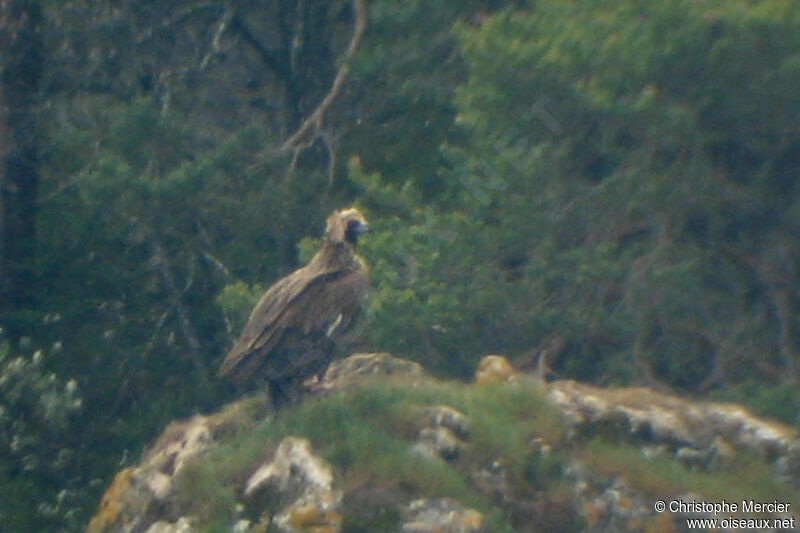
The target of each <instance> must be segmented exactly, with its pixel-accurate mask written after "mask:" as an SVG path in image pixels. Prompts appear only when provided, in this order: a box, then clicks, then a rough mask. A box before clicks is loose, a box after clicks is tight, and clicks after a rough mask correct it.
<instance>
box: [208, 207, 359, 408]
mask: <svg viewBox="0 0 800 533" xmlns="http://www.w3.org/2000/svg"><path fill="white" fill-rule="evenodd" d="M367 231H369V225H368V224H367V221H366V219H365V218H364V216H363V215H362V214H361V213H359V212H358V210H356V209H354V208H349V209H343V210H341V211H336V212H334V213H333V214H332V215H331V216H330V217H328V220H327V226H326V228H325V242H324V244H323V245H322V248H321V249H320V250H319V251H318V252H317V253H316V255H315V256H314V257H313V258H312V259H311V261H310V262H309V263H308V264H307V265H306V266H304V267H302V268H300V269H298V270H296V271H294V272H292V273H291V274H289V275H288V276H286V277H285V278H283V279H281V280H280V281H278V282H277V283H275V284H274V285H272V287H270V288H269V290H267V292H266V293H264V295H263V296H262V297H261V300H259V302H258V304H256V306H255V308H254V309H253V311H252V313H251V314H250V318H249V320H248V321H247V325H245V327H244V330H242V333H241V335H240V336H239V339H238V340H237V341H236V344H235V345H234V346H233V348H232V349H231V351H230V352H228V355H227V356H226V357H225V360H224V361H223V362H222V365H221V366H220V369H219V372H218V374H219V375H220V376H224V377H226V378H228V379H229V380H230V381H231V382H232V383H233V384H234V385H236V386H243V385H246V384H249V383H254V382H255V383H257V382H260V381H266V382H267V383H268V385H269V388H270V395H271V396H272V401H273V403H274V404H276V405H279V404H281V403H285V402H286V401H288V400H290V399H292V397H293V396H294V395H295V394H296V391H297V389H298V386H299V385H300V384H302V382H303V381H304V380H306V379H307V378H310V377H312V376H314V375H315V374H317V373H319V372H321V371H323V370H324V369H325V368H326V367H327V365H328V363H329V362H330V361H331V359H332V357H333V355H334V352H335V348H336V345H337V344H338V343H339V342H341V341H342V339H346V337H347V335H346V333H347V331H348V329H350V328H351V327H352V325H353V322H354V319H355V318H356V316H357V315H358V314H359V311H360V310H361V308H362V306H363V304H364V302H365V300H366V296H367V288H368V280H367V268H366V266H365V265H364V261H362V259H361V258H360V257H359V256H357V255H356V245H357V242H358V237H359V236H360V235H362V234H363V233H365V232H367Z"/></svg>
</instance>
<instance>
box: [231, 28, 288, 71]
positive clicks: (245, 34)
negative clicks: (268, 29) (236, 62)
mask: <svg viewBox="0 0 800 533" xmlns="http://www.w3.org/2000/svg"><path fill="white" fill-rule="evenodd" d="M230 24H231V29H233V30H236V31H237V32H238V33H239V35H240V36H241V37H242V39H243V40H244V42H245V43H247V44H248V45H250V47H251V48H252V49H253V50H255V51H256V53H258V55H259V56H261V60H262V61H263V62H264V64H265V65H267V66H268V67H269V68H271V69H272V70H274V71H275V72H276V73H277V74H278V75H279V76H280V77H281V78H283V79H284V80H288V79H289V67H288V65H286V62H285V61H283V60H282V59H281V57H280V54H279V53H278V52H277V51H275V50H270V49H268V48H267V47H266V46H264V43H262V42H261V41H259V40H258V38H257V37H256V36H255V35H254V34H253V32H252V31H250V28H248V27H247V25H246V24H245V23H244V21H243V20H242V18H241V17H240V16H239V14H238V13H236V14H234V15H233V17H232V18H231V21H230Z"/></svg>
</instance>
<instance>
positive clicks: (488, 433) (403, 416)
mask: <svg viewBox="0 0 800 533" xmlns="http://www.w3.org/2000/svg"><path fill="white" fill-rule="evenodd" d="M434 405H447V406H450V407H452V408H454V409H456V410H458V411H460V412H461V413H463V414H465V415H466V416H467V417H468V418H469V420H470V429H469V435H468V436H467V437H466V439H465V440H466V441H467V442H468V446H467V448H466V451H465V452H464V453H463V454H462V455H461V456H460V457H459V458H458V459H457V460H455V461H451V462H446V461H444V460H439V459H434V458H424V457H421V456H418V455H415V454H414V452H413V451H412V447H413V444H414V442H415V441H416V439H417V436H418V434H419V431H420V429H421V428H422V427H424V425H425V423H426V421H425V416H423V415H422V413H424V410H423V409H422V408H424V407H429V406H434ZM234 412H235V411H234ZM256 418H257V417H254V416H252V414H251V415H250V417H249V418H248V419H247V420H249V422H247V424H250V425H244V426H243V425H242V424H243V422H241V421H240V422H239V423H238V424H232V425H231V428H232V429H230V430H228V431H227V432H224V433H223V435H222V438H221V442H220V443H219V445H218V446H216V447H215V448H214V449H213V450H211V451H210V452H209V453H207V454H205V455H203V456H202V457H198V458H196V459H195V460H194V461H192V462H191V463H190V464H189V465H188V466H187V467H186V468H185V469H184V470H183V471H182V472H181V473H180V474H179V476H178V479H177V481H176V482H177V483H178V484H179V487H178V491H177V494H178V498H180V500H179V501H178V502H177V505H178V507H179V508H180V510H181V513H182V514H184V515H192V516H195V517H197V518H198V522H199V523H198V526H199V528H200V530H202V531H207V532H216V531H224V530H225V528H226V527H229V525H230V524H231V523H232V521H233V518H234V517H233V516H231V513H232V509H234V507H235V505H236V504H237V503H239V502H241V501H242V496H241V490H242V487H243V486H244V485H245V483H246V481H247V479H248V477H249V476H250V475H251V474H252V472H254V471H255V470H256V468H258V467H259V466H260V465H261V464H262V463H264V462H265V461H267V460H269V459H270V458H271V457H272V454H273V453H274V451H275V448H276V447H277V445H278V443H279V442H280V441H281V440H282V439H283V438H284V437H287V436H296V437H303V438H307V439H309V440H310V441H311V443H312V448H313V451H314V453H316V454H318V455H320V456H321V457H323V458H324V459H325V460H326V461H328V462H329V464H330V465H331V466H332V468H333V469H334V473H335V481H334V486H335V487H336V488H337V489H340V490H343V491H344V493H345V494H347V495H348V497H353V498H355V499H354V500H353V501H348V500H347V499H346V501H345V504H344V505H345V507H346V508H345V509H343V513H344V515H345V522H346V524H347V525H348V528H349V529H348V531H353V532H360V531H364V532H369V531H386V530H394V529H397V526H398V525H399V520H400V513H399V509H400V508H401V507H402V506H404V505H405V504H407V503H408V501H409V499H411V498H424V497H428V498H437V497H450V498H454V499H456V500H458V501H460V502H461V503H462V504H463V505H465V506H467V507H473V508H475V509H478V510H479V511H481V512H482V513H484V516H485V518H486V523H487V527H489V528H490V530H492V531H504V532H509V533H511V532H513V531H514V529H513V528H512V526H511V523H510V518H509V514H508V513H509V511H508V510H507V509H503V508H500V507H497V506H494V505H493V504H492V503H490V502H488V501H487V498H486V496H485V495H484V494H481V493H479V492H478V490H477V489H476V485H475V484H474V483H473V481H472V480H471V478H470V475H471V474H472V473H474V472H475V471H476V470H479V469H481V468H487V467H489V465H491V464H492V463H493V462H495V461H499V462H500V463H501V464H502V465H503V467H504V470H505V472H506V480H507V483H508V484H509V485H510V486H512V487H513V491H514V494H515V497H516V498H522V499H526V500H528V501H530V502H540V503H541V504H542V505H545V506H546V505H548V503H547V502H550V501H554V502H559V501H562V500H563V501H567V500H568V499H569V498H568V497H567V496H568V495H569V493H570V490H571V489H570V486H569V483H568V482H567V481H566V480H564V479H563V470H564V465H565V464H567V462H568V461H569V460H570V459H571V458H578V459H580V460H582V461H583V462H584V463H585V464H586V465H587V466H588V467H589V468H590V469H591V470H592V471H594V472H596V473H597V474H599V475H601V476H605V477H608V478H613V477H617V476H622V477H623V478H625V479H626V480H627V481H628V483H630V485H631V486H632V487H634V488H635V489H636V490H637V492H638V493H640V494H642V495H644V496H646V497H649V498H651V499H653V500H654V501H655V500H656V499H666V498H669V497H673V496H676V495H678V494H684V493H687V492H692V493H697V494H699V495H702V496H703V497H704V498H705V499H707V500H710V501H721V500H722V499H725V500H727V501H737V502H740V501H741V500H743V499H747V500H750V499H753V500H757V501H772V500H775V499H777V500H778V501H792V502H796V501H800V489H798V488H795V487H789V486H788V485H786V484H784V483H782V482H780V481H778V480H776V479H775V476H774V474H773V472H772V470H771V468H770V466H769V465H768V464H766V463H765V462H764V461H763V460H761V459H759V458H757V457H755V456H753V455H750V454H747V453H745V452H739V453H738V454H737V456H736V457H735V458H734V459H733V460H732V461H731V463H730V464H729V465H726V467H725V468H724V469H722V470H720V471H717V472H706V471H703V470H699V469H695V468H689V467H687V466H685V465H684V464H682V463H680V462H679V461H677V460H675V459H673V458H672V457H669V456H663V457H654V458H645V457H644V456H643V455H642V453H641V450H640V448H639V447H638V446H636V445H635V443H631V442H627V441H626V440H625V439H626V438H628V437H627V435H626V434H625V433H624V432H623V433H620V432H619V430H618V428H617V429H615V430H614V431H604V429H603V427H593V428H592V429H591V430H590V431H588V430H587V431H588V432H587V434H586V435H585V437H586V439H588V440H584V439H583V438H579V439H578V440H573V441H571V444H570V445H569V447H568V446H567V445H565V442H566V439H565V435H564V433H565V427H564V423H563V420H562V419H561V416H560V414H559V412H558V411H557V409H556V408H554V407H553V406H552V405H551V404H550V403H549V402H548V401H547V399H546V395H545V393H544V391H543V390H542V389H541V388H540V386H539V385H537V384H536V383H532V382H522V383H517V384H497V385H486V386H475V385H468V384H463V383H453V382H448V383H438V382H423V383H421V384H417V385H414V386H411V385H409V384H408V383H403V382H393V381H391V380H389V381H387V380H385V379H384V380H379V381H375V382H372V383H367V384H366V385H365V386H363V387H360V388H356V389H353V390H349V391H344V392H335V393H332V394H328V395H321V396H317V397H314V398H310V399H308V400H307V401H306V402H304V403H302V404H300V405H298V406H294V407H291V408H288V409H286V410H284V411H282V412H280V413H278V414H274V415H271V416H269V417H268V418H266V419H263V420H261V421H259V422H253V421H252V420H255V419H256ZM533 439H540V440H541V441H543V442H545V443H549V444H551V445H553V449H554V450H555V451H554V452H553V453H551V454H549V455H548V454H540V453H538V451H537V449H536V446H535V445H533V443H532V441H533ZM358 494H361V495H362V496H359V497H362V498H364V499H365V500H364V501H366V502H367V503H364V501H361V500H359V499H358V497H356V496H352V495H358ZM559 494H560V495H561V496H558V495H559ZM564 495H567V496H564ZM370 498H371V499H370ZM565 498H566V499H565ZM370 502H371V503H370ZM376 502H377V503H376ZM348 505H349V506H350V507H347V506H348ZM562 507H564V506H563V505H562ZM566 508H567V507H564V509H566ZM263 510H264V509H253V510H252V511H253V512H258V513H260V512H261V511H263ZM565 516H566V515H565ZM250 518H255V517H250ZM554 520H556V522H553V523H557V524H561V522H558V520H560V519H557V518H554ZM576 524H577V522H576ZM562 525H563V524H562ZM573 526H574V527H573V529H576V528H578V526H576V525H574V524H573ZM542 527H545V526H542ZM547 527H549V526H547ZM559 527H561V526H559Z"/></svg>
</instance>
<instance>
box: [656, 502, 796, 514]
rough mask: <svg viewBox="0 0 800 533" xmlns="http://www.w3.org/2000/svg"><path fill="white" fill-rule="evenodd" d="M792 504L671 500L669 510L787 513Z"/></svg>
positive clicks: (719, 512)
mask: <svg viewBox="0 0 800 533" xmlns="http://www.w3.org/2000/svg"><path fill="white" fill-rule="evenodd" d="M791 506H792V504H791V503H789V502H779V501H778V500H773V501H771V502H759V501H755V500H742V502H741V503H738V502H729V501H726V500H722V501H720V502H705V501H695V500H692V501H690V502H685V501H683V500H672V501H671V502H669V510H670V512H672V513H713V514H715V515H716V514H729V513H738V512H742V513H788V512H789V509H790V508H791Z"/></svg>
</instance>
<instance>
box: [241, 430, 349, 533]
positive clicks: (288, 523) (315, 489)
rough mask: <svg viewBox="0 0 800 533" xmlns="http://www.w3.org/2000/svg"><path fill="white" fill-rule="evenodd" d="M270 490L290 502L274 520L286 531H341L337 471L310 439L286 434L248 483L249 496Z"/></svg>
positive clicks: (294, 532) (271, 495) (282, 500)
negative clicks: (316, 451)
mask: <svg viewBox="0 0 800 533" xmlns="http://www.w3.org/2000/svg"><path fill="white" fill-rule="evenodd" d="M264 492H267V493H268V494H269V498H268V499H270V500H271V499H273V498H277V499H278V500H279V501H280V502H288V504H287V505H286V506H285V507H284V509H283V510H282V511H280V512H279V513H278V514H277V515H276V516H275V518H274V520H273V523H274V525H275V526H276V527H277V528H278V530H279V531H281V532H285V533H299V532H314V533H337V532H339V531H341V524H342V516H341V514H339V511H338V509H339V506H340V504H341V500H342V495H341V493H340V492H338V491H335V490H333V472H332V470H331V468H330V466H328V464H327V463H326V462H325V461H323V460H322V459H320V458H319V457H317V456H316V455H314V454H313V453H312V451H311V443H310V442H309V441H308V440H307V439H299V438H296V437H286V438H285V439H283V440H282V441H281V443H280V444H279V445H278V449H277V450H276V452H275V456H274V457H273V458H272V460H271V461H269V462H268V463H266V464H264V465H262V466H261V467H260V468H258V470H256V471H255V473H253V475H252V476H251V477H250V479H249V480H248V481H247V484H246V486H245V491H244V494H245V496H246V497H249V498H253V497H254V496H256V495H259V493H264Z"/></svg>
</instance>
